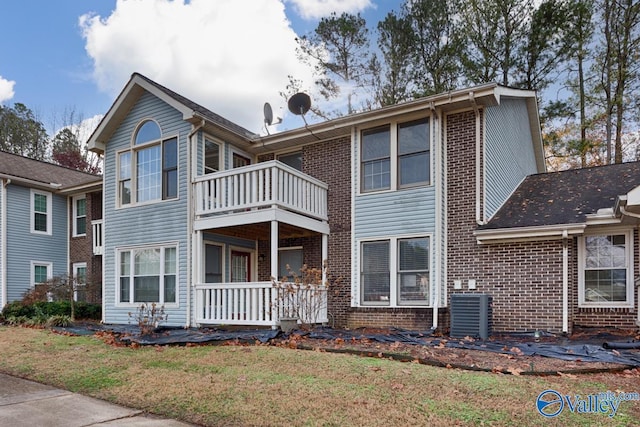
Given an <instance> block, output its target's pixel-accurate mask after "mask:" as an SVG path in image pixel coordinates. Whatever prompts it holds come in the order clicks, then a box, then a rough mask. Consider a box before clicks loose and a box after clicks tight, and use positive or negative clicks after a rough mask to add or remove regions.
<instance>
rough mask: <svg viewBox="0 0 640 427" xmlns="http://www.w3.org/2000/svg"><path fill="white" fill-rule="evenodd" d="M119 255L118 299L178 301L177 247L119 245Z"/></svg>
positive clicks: (135, 301) (165, 302)
mask: <svg viewBox="0 0 640 427" xmlns="http://www.w3.org/2000/svg"><path fill="white" fill-rule="evenodd" d="M118 253H119V255H118V264H119V265H118V273H119V274H118V285H119V291H118V295H119V301H120V302H121V303H131V304H136V303H143V302H157V303H160V304H174V303H177V298H176V295H177V289H176V288H177V280H176V277H177V267H178V263H177V248H176V246H160V247H153V248H137V249H121V250H119V252H118Z"/></svg>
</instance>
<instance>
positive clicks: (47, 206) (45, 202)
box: [31, 189, 52, 235]
mask: <svg viewBox="0 0 640 427" xmlns="http://www.w3.org/2000/svg"><path fill="white" fill-rule="evenodd" d="M51 198H52V196H51V193H49V192H46V191H39V190H33V189H32V190H31V232H32V233H37V234H49V235H50V234H51V231H52V230H51V224H52V219H51V215H52V212H51V209H52V201H51V200H52V199H51Z"/></svg>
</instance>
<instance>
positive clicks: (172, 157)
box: [118, 120, 178, 206]
mask: <svg viewBox="0 0 640 427" xmlns="http://www.w3.org/2000/svg"><path fill="white" fill-rule="evenodd" d="M118 168H119V172H118V197H119V201H120V205H121V206H123V205H129V204H132V203H144V202H149V201H154V200H167V199H174V198H176V197H178V139H177V138H175V137H174V138H169V139H164V140H163V139H162V138H161V132H160V127H159V126H158V125H157V124H156V123H155V122H154V121H152V120H147V121H145V122H144V123H143V124H142V125H141V126H140V127H139V128H138V130H137V132H136V135H135V138H134V145H133V146H132V147H131V149H129V150H127V151H123V152H121V153H119V154H118ZM133 195H135V199H134V198H133Z"/></svg>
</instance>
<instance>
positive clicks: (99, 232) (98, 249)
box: [91, 219, 104, 255]
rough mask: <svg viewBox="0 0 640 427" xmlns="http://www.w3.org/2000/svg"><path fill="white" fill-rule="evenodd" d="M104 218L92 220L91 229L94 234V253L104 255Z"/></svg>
mask: <svg viewBox="0 0 640 427" xmlns="http://www.w3.org/2000/svg"><path fill="white" fill-rule="evenodd" d="M102 224H103V220H101V219H97V220H95V221H91V230H92V233H93V234H92V236H93V254H94V255H102V254H103V252H104V246H103V238H104V234H103V227H102Z"/></svg>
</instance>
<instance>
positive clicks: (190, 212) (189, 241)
mask: <svg viewBox="0 0 640 427" xmlns="http://www.w3.org/2000/svg"><path fill="white" fill-rule="evenodd" d="M203 127H204V119H202V120H201V121H200V123H199V124H198V125H197V126H195V127H194V128H193V130H192V131H191V132H190V133H189V135H187V163H188V164H187V264H188V265H189V268H187V323H186V325H185V327H187V328H190V327H191V288H192V287H193V286H194V283H192V279H193V267H194V264H195V265H197V264H198V263H194V262H193V259H192V257H191V255H192V253H193V251H192V249H193V248H192V245H193V221H194V218H193V212H194V210H193V203H194V201H193V199H192V189H191V187H192V185H193V175H194V170H193V169H194V168H195V167H196V161H195V154H194V153H197V150H192V149H191V145H192V144H194V143H197V138H196V139H195V140H194V139H193V137H194V136H195V135H196V133H197V132H198V131H199V130H200V129H202V128H203Z"/></svg>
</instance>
